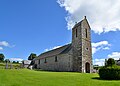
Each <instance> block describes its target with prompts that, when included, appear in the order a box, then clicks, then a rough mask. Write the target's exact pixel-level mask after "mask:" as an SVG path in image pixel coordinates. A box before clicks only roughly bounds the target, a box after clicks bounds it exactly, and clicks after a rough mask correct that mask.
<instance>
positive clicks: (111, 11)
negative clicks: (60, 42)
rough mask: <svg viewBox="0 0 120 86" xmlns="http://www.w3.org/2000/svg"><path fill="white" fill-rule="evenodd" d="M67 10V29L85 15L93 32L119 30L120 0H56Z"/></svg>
mask: <svg viewBox="0 0 120 86" xmlns="http://www.w3.org/2000/svg"><path fill="white" fill-rule="evenodd" d="M57 3H59V5H60V6H61V7H64V9H65V10H66V11H67V12H68V15H67V16H66V18H65V19H66V21H67V26H68V29H71V28H72V27H73V25H74V24H75V22H77V21H80V20H81V19H82V17H83V16H87V18H88V20H89V21H90V26H91V29H92V30H93V31H94V32H95V33H98V34H100V33H102V32H109V31H117V30H120V24H119V23H120V16H119V14H120V4H119V3H120V0H90V1H88V0H57Z"/></svg>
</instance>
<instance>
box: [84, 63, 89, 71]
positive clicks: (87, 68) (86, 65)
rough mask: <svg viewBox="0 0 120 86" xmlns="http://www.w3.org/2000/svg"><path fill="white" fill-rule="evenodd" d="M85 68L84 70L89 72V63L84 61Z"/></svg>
mask: <svg viewBox="0 0 120 86" xmlns="http://www.w3.org/2000/svg"><path fill="white" fill-rule="evenodd" d="M85 70H86V73H90V63H88V62H86V63H85Z"/></svg>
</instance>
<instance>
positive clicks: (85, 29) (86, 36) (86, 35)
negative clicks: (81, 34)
mask: <svg viewBox="0 0 120 86" xmlns="http://www.w3.org/2000/svg"><path fill="white" fill-rule="evenodd" d="M85 32H86V38H87V29H85Z"/></svg>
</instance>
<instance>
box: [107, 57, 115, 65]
mask: <svg viewBox="0 0 120 86" xmlns="http://www.w3.org/2000/svg"><path fill="white" fill-rule="evenodd" d="M113 65H115V60H114V59H113V58H109V59H108V60H107V66H113Z"/></svg>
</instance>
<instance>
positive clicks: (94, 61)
mask: <svg viewBox="0 0 120 86" xmlns="http://www.w3.org/2000/svg"><path fill="white" fill-rule="evenodd" d="M93 64H94V65H99V66H104V64H105V59H95V60H93Z"/></svg>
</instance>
